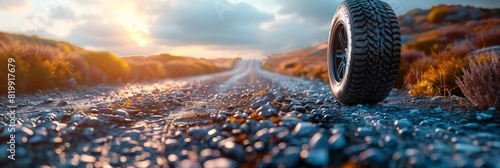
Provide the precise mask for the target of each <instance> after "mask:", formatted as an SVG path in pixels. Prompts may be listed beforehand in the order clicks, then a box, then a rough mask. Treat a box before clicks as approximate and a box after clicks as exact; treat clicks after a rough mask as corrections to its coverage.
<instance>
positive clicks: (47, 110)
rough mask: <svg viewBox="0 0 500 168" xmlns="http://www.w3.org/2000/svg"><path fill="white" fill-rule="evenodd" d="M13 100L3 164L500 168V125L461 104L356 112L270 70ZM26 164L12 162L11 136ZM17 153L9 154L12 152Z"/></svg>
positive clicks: (255, 67)
mask: <svg viewBox="0 0 500 168" xmlns="http://www.w3.org/2000/svg"><path fill="white" fill-rule="evenodd" d="M237 67H238V68H236V69H234V70H232V71H228V72H224V73H219V74H215V75H206V76H200V77H194V78H184V79H173V80H166V81H161V82H155V83H146V84H127V85H124V86H99V87H93V88H85V89H80V90H77V91H72V92H57V91H55V92H50V93H38V94H35V95H20V98H18V99H16V101H17V102H18V104H17V105H18V109H16V114H17V116H16V118H14V119H15V120H16V121H15V124H14V125H15V126H14V127H12V128H14V129H15V131H14V132H10V130H9V129H10V128H11V127H9V126H8V124H9V122H10V121H11V118H10V116H9V115H8V114H7V113H6V111H7V110H8V109H7V102H6V101H7V100H2V107H1V108H2V109H0V110H1V111H2V113H1V115H0V116H1V117H0V121H1V123H2V124H1V125H0V141H1V142H2V143H1V144H0V151H1V152H0V162H1V164H0V167H325V166H331V167H344V166H345V167H499V165H500V129H499V128H500V124H499V123H500V122H499V120H498V119H497V118H498V116H496V115H497V114H498V113H497V112H496V110H495V109H489V110H486V111H484V110H479V109H478V108H476V107H474V106H472V105H470V104H469V103H468V102H467V100H466V99H464V98H460V97H452V98H446V97H422V98H411V97H407V96H405V92H404V91H400V90H393V91H392V92H391V95H390V96H389V97H388V98H387V99H386V101H384V102H382V103H379V104H377V105H371V106H368V105H356V106H345V105H342V104H340V103H339V102H337V101H336V100H335V99H334V98H333V97H332V94H331V91H330V89H329V86H328V84H326V83H323V82H320V81H309V80H303V79H298V78H292V77H286V76H282V75H278V74H273V73H270V72H267V71H265V70H262V69H261V67H260V63H259V62H258V61H255V60H246V61H241V62H240V63H239V64H238V65H237ZM11 133H14V135H15V138H13V139H14V140H15V159H16V160H15V161H12V160H10V159H9V158H8V156H9V155H10V153H9V151H8V149H9V148H10V146H11V145H9V144H8V142H9V141H11V138H10V135H11ZM5 151H7V152H5Z"/></svg>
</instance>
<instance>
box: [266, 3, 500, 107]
mask: <svg viewBox="0 0 500 168" xmlns="http://www.w3.org/2000/svg"><path fill="white" fill-rule="evenodd" d="M499 18H500V9H483V8H474V7H469V6H459V5H451V6H448V5H440V6H435V7H432V8H431V9H427V10H423V9H415V10H411V11H409V12H408V13H406V14H404V15H401V16H398V20H399V22H400V28H401V32H402V41H403V46H402V52H401V64H400V71H399V73H398V79H397V81H396V84H395V87H396V88H402V89H407V90H408V93H409V95H411V96H436V95H437V96H444V97H445V98H447V99H448V100H451V97H452V95H457V96H464V97H467V98H468V99H469V100H470V101H471V102H472V103H474V104H476V105H478V106H479V107H481V108H488V107H496V108H497V109H500V106H499V105H498V104H499V103H500V93H499V90H500V89H499V88H498V86H500V84H499V83H498V79H500V73H497V72H499V70H498V69H495V68H498V59H499V57H500V56H499V55H500V53H499V52H492V51H493V50H496V51H500V19H499ZM324 44H325V43H322V44H319V45H317V46H313V47H308V48H302V49H297V50H292V51H287V52H284V53H279V54H273V55H271V56H270V57H269V59H268V60H267V61H266V62H264V63H263V66H264V67H265V68H267V69H268V70H271V71H274V72H277V73H282V74H286V75H292V76H297V77H306V78H310V79H321V80H323V81H325V82H328V70H327V67H326V56H325V55H326V46H325V45H324ZM486 48H489V49H488V50H485V49H486Z"/></svg>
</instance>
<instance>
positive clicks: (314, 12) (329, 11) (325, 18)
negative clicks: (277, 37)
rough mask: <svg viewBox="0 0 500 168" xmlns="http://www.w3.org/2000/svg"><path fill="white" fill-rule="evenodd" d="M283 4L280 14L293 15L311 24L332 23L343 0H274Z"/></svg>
mask: <svg viewBox="0 0 500 168" xmlns="http://www.w3.org/2000/svg"><path fill="white" fill-rule="evenodd" d="M274 2H275V3H277V4H279V5H280V6H281V9H280V10H279V14H287V15H293V16H295V17H297V18H300V19H303V20H305V21H306V22H308V23H309V24H317V25H324V24H330V22H331V20H332V16H333V14H334V13H335V10H336V9H337V7H338V5H340V3H341V2H342V1H341V0H317V1H304V0H274Z"/></svg>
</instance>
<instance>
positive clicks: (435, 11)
mask: <svg viewBox="0 0 500 168" xmlns="http://www.w3.org/2000/svg"><path fill="white" fill-rule="evenodd" d="M449 9H450V7H449V6H446V5H439V6H433V7H432V8H431V10H430V12H429V14H428V15H427V21H429V22H430V23H434V24H439V23H441V22H443V21H444V20H445V19H446V17H447V16H448V15H449V14H448V10H449Z"/></svg>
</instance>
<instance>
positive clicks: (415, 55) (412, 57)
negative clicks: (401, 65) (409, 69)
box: [401, 50, 426, 64]
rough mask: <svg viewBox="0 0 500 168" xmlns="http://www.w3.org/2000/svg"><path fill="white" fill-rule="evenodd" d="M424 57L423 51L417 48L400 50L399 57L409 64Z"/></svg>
mask: <svg viewBox="0 0 500 168" xmlns="http://www.w3.org/2000/svg"><path fill="white" fill-rule="evenodd" d="M425 57H426V55H425V53H424V52H422V51H419V50H407V51H403V52H401V59H402V60H404V61H405V62H407V63H410V64H411V63H412V62H414V61H417V60H421V59H423V58H425Z"/></svg>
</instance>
